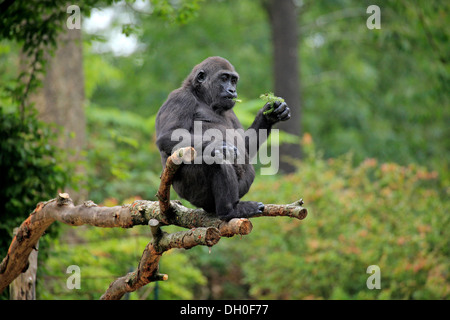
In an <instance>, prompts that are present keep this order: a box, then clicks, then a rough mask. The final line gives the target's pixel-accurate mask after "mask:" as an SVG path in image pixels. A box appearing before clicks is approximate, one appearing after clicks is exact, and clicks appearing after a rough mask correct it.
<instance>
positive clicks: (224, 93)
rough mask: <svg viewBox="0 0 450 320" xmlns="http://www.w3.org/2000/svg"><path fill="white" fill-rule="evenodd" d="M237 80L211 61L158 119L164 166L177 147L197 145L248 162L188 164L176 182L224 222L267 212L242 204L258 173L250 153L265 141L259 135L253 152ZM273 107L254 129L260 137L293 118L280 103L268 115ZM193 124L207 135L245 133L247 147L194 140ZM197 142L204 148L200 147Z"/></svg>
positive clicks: (231, 72)
mask: <svg viewBox="0 0 450 320" xmlns="http://www.w3.org/2000/svg"><path fill="white" fill-rule="evenodd" d="M238 79H239V75H238V74H237V72H236V71H235V69H234V67H233V66H232V65H231V64H230V63H229V62H228V61H227V60H226V59H224V58H221V57H209V58H207V59H206V60H204V61H203V62H201V63H200V64H198V65H197V66H195V67H194V68H193V69H192V71H191V73H190V74H189V76H188V77H187V78H186V79H185V80H184V82H183V85H182V87H181V88H179V89H176V90H174V91H172V92H171V93H170V95H169V97H168V99H167V100H166V102H164V104H163V105H162V106H161V108H160V110H159V112H158V115H157V117H156V135H157V141H156V144H157V146H158V148H159V150H160V154H161V160H162V163H163V166H164V165H165V163H166V160H167V158H168V157H169V156H170V155H171V154H172V152H173V151H175V147H176V148H180V147H186V146H193V147H194V148H195V149H196V150H197V151H198V152H199V151H200V153H201V154H203V153H204V151H206V153H207V154H209V153H211V154H214V155H223V157H224V158H227V159H229V158H230V157H231V158H232V159H233V160H236V159H237V157H238V156H243V157H244V159H245V161H242V162H237V161H234V162H226V163H212V164H206V163H205V162H202V163H197V164H195V163H193V164H185V165H182V166H181V167H180V168H179V170H178V172H177V173H176V175H175V177H174V181H173V188H174V189H175V191H176V192H177V193H178V194H179V195H180V196H181V197H182V198H184V199H186V200H188V201H189V202H190V203H192V204H193V205H195V206H197V207H200V208H203V209H204V210H205V211H207V212H215V213H216V214H217V215H218V217H219V218H221V219H223V220H230V219H232V218H248V217H251V216H253V215H255V214H259V213H261V212H262V210H263V209H264V205H263V204H262V203H261V202H255V201H240V199H241V198H242V197H243V196H244V195H245V194H246V193H247V192H248V190H249V189H250V186H251V184H252V183H253V179H254V178H255V170H254V168H253V166H252V165H251V164H250V163H249V161H248V160H249V159H251V158H252V157H253V156H254V155H255V154H250V152H252V153H255V152H256V151H257V150H258V148H259V146H260V145H261V144H262V143H263V142H264V141H259V136H258V140H257V141H256V143H257V146H256V148H249V139H248V137H246V136H245V135H244V131H243V128H242V125H241V123H240V122H239V120H238V118H237V117H236V115H235V113H234V111H233V109H232V108H233V107H234V104H235V101H234V98H236V97H237V92H236V85H237V81H238ZM270 108H271V105H270V104H266V105H264V106H263V107H262V109H261V110H259V112H258V113H257V115H256V117H255V120H254V122H253V124H252V125H251V126H250V128H249V129H252V130H256V132H258V130H260V129H265V130H267V131H268V132H267V135H268V134H269V133H270V129H271V128H272V125H273V124H275V123H276V122H278V121H286V120H288V119H289V118H290V111H289V108H288V106H287V105H286V103H284V102H283V103H275V106H274V108H273V109H274V110H273V111H272V112H271V113H269V114H268V115H264V114H263V112H264V111H266V110H269V109H270ZM194 121H201V124H202V134H203V133H205V131H207V130H208V129H216V130H220V132H221V133H222V134H223V137H226V129H241V131H240V132H241V133H242V134H241V135H240V139H241V141H244V140H245V143H243V144H242V143H241V144H239V143H236V141H235V140H234V139H232V140H229V139H224V140H223V141H215V140H212V141H210V140H208V139H201V137H197V139H195V136H194ZM176 129H185V130H187V131H188V132H189V134H190V141H189V142H187V143H185V144H184V145H183V144H181V145H180V142H179V140H175V141H173V138H172V133H173V131H174V130H176ZM197 135H198V133H197ZM195 141H197V142H198V141H201V143H197V145H195V144H194V143H195ZM254 143H255V142H254ZM242 146H244V147H242ZM208 150H209V151H208ZM254 150H256V151H254ZM211 151H212V152H211Z"/></svg>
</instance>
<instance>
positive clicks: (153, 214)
mask: <svg viewBox="0 0 450 320" xmlns="http://www.w3.org/2000/svg"><path fill="white" fill-rule="evenodd" d="M186 157H187V158H186ZM193 157H195V153H194V152H193V151H192V150H190V148H185V149H184V151H180V150H179V151H177V152H175V153H174V155H172V156H171V157H169V159H168V160H167V163H166V167H165V169H164V172H163V174H162V176H161V185H160V188H159V191H158V199H159V201H146V200H138V201H134V202H133V203H132V204H130V205H124V206H116V207H99V206H97V205H96V204H95V203H93V202H92V201H86V202H84V203H83V204H81V205H78V206H74V204H73V201H72V199H71V198H70V197H69V195H68V194H67V193H60V194H59V195H58V197H57V198H56V199H52V200H49V201H46V202H40V203H39V204H38V205H37V206H36V209H35V210H34V211H33V212H32V213H31V214H30V216H29V217H28V218H27V219H26V220H25V221H24V222H23V223H22V224H21V226H20V227H19V230H18V232H17V234H16V236H14V238H13V240H12V242H11V245H10V247H9V250H8V253H7V255H6V257H5V258H4V259H3V261H2V262H1V264H0V292H2V291H3V290H4V289H5V288H6V287H7V286H8V285H9V284H10V283H11V282H12V281H13V280H14V279H15V278H16V277H17V276H18V275H19V274H20V273H21V272H24V271H25V270H26V269H27V268H28V266H27V261H28V256H29V254H30V252H31V251H32V250H33V248H35V245H36V243H37V242H38V240H39V238H40V237H41V236H42V234H43V233H44V232H45V230H46V229H47V228H48V227H49V226H50V225H51V224H52V223H53V222H54V221H60V222H62V223H65V224H68V225H72V226H80V225H84V224H88V225H92V226H96V227H103V228H118V227H119V228H131V227H134V226H136V225H146V224H149V225H150V228H151V229H152V235H153V241H152V242H150V243H149V244H147V246H146V247H145V249H144V252H143V254H142V257H141V260H140V262H139V265H138V268H137V269H136V271H134V272H131V273H128V274H127V275H125V276H124V277H121V278H119V279H117V280H115V281H114V282H113V283H111V285H110V287H109V288H108V290H107V291H106V292H105V294H104V295H103V296H102V299H120V297H122V296H123V295H124V294H125V293H126V292H130V291H134V290H136V289H138V288H140V287H142V286H143V285H146V284H147V283H149V282H152V281H158V280H167V275H162V274H159V273H158V263H159V259H160V257H161V255H162V254H163V253H164V252H165V251H167V250H170V249H172V248H185V249H189V248H192V247H194V246H197V245H206V246H213V245H215V244H216V243H217V242H218V241H219V240H220V237H232V236H234V235H236V234H240V235H247V234H249V233H250V232H251V231H252V228H253V226H252V224H251V222H250V220H248V219H232V220H230V221H228V222H227V221H222V220H220V219H219V218H217V217H216V216H215V215H214V214H210V213H207V212H205V211H204V210H202V209H190V208H187V207H184V206H183V205H182V204H181V202H179V201H169V199H170V193H169V192H170V184H171V182H172V179H173V176H174V174H175V172H176V169H177V168H178V167H179V166H180V165H181V162H182V161H185V160H186V159H187V160H189V159H191V161H192V159H193ZM183 159H184V160H183ZM302 204H303V201H302V200H299V201H296V202H294V203H292V204H289V205H275V204H267V205H265V208H264V212H263V213H262V214H260V215H258V216H287V217H292V218H296V219H300V220H301V219H304V218H305V217H306V215H307V210H306V209H305V208H303V207H302ZM164 225H176V226H180V227H184V228H187V229H190V230H187V231H181V232H176V233H173V234H168V233H166V232H163V231H162V230H161V229H160V226H164Z"/></svg>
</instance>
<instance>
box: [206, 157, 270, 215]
mask: <svg viewBox="0 0 450 320" xmlns="http://www.w3.org/2000/svg"><path fill="white" fill-rule="evenodd" d="M212 173H213V174H212V175H211V189H212V190H211V191H212V193H213V196H214V202H215V209H216V210H215V211H216V214H217V215H218V217H219V218H220V219H222V220H227V221H228V220H230V219H233V218H249V217H252V216H253V215H255V214H259V213H262V210H264V205H263V204H262V203H261V202H256V201H241V202H240V201H239V182H238V179H237V176H236V172H235V171H234V168H233V166H232V165H228V164H221V165H217V166H216V168H214V170H213V171H212Z"/></svg>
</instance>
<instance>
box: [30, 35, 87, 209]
mask: <svg viewBox="0 0 450 320" xmlns="http://www.w3.org/2000/svg"><path fill="white" fill-rule="evenodd" d="M46 58H47V61H48V62H47V67H46V73H45V77H44V79H43V86H42V88H41V89H39V90H37V91H36V92H35V93H34V94H32V95H31V102H34V103H35V107H36V109H37V110H38V112H39V118H40V119H41V120H42V121H45V122H47V123H56V124H57V125H58V126H61V127H62V132H61V135H60V138H59V141H58V147H59V148H61V149H63V150H66V151H67V153H68V154H69V159H68V160H69V161H70V162H74V161H78V160H80V158H81V155H80V152H81V150H82V149H83V147H84V144H85V134H86V118H85V112H84V105H83V104H84V98H85V95H84V74H83V51H82V41H81V30H79V29H73V30H68V29H66V28H64V29H63V31H62V32H61V34H60V35H59V36H58V42H57V49H56V50H55V53H54V55H53V56H50V54H47V57H46ZM76 172H77V173H82V172H83V168H82V167H81V166H77V168H76ZM82 189H83V188H80V190H82ZM68 191H69V192H71V194H72V195H74V199H75V201H80V200H82V199H85V198H86V194H84V195H81V194H79V193H78V192H75V191H73V190H68Z"/></svg>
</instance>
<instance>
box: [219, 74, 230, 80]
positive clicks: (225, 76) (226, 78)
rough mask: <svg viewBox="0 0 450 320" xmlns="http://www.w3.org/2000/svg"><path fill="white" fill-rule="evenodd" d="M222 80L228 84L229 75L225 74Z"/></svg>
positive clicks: (221, 77)
mask: <svg viewBox="0 0 450 320" xmlns="http://www.w3.org/2000/svg"><path fill="white" fill-rule="evenodd" d="M220 80H222V81H223V82H227V81H228V75H227V74H223V75H221V76H220Z"/></svg>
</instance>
